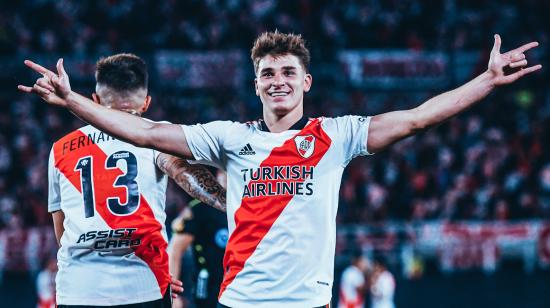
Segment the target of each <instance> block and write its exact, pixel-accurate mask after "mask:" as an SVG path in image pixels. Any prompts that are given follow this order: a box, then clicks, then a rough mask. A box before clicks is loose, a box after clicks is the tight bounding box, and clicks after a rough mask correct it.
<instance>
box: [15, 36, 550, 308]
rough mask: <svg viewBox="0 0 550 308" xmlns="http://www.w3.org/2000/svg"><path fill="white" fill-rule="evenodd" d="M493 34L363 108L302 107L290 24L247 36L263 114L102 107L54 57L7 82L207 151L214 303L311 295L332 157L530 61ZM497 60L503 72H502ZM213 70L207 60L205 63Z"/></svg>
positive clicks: (329, 251)
mask: <svg viewBox="0 0 550 308" xmlns="http://www.w3.org/2000/svg"><path fill="white" fill-rule="evenodd" d="M500 44H501V40H500V37H499V36H498V35H495V42H494V46H493V49H492V52H491V57H490V60H489V64H488V68H487V70H486V71H485V72H483V73H482V74H481V75H479V76H477V77H476V78H475V79H473V80H471V81H470V82H468V83H466V84H464V85H462V86H461V87H459V88H457V89H454V90H451V91H449V92H446V93H443V94H441V95H438V96H436V97H434V98H432V99H430V100H428V101H426V102H424V103H423V104H421V105H420V106H418V107H416V108H413V109H410V110H401V111H395V112H389V113H384V114H380V115H375V116H372V117H370V116H344V117H338V118H323V117H321V118H315V119H306V118H303V99H304V93H306V92H308V91H309V90H310V88H311V85H312V81H313V80H312V76H311V74H309V71H308V65H309V61H310V55H309V51H308V50H307V48H306V47H305V44H304V41H303V40H302V38H301V36H299V35H293V34H283V33H278V32H269V33H264V34H262V35H261V36H260V37H259V38H258V39H257V40H256V41H255V43H254V47H253V48H252V60H253V63H254V70H255V73H256V79H255V90H256V95H258V96H259V97H260V100H261V102H262V104H263V120H258V121H254V122H249V123H246V124H243V123H236V122H230V121H214V122H210V123H207V124H198V125H193V126H187V125H183V126H180V125H175V124H165V123H154V122H150V121H146V120H143V119H141V118H139V117H135V116H132V115H130V114H128V113H124V112H120V111H116V110H108V109H107V108H105V107H103V106H100V105H98V104H93V102H91V101H90V100H89V99H87V98H85V97H83V96H81V95H79V94H77V93H75V92H73V91H71V87H70V83H69V77H68V75H67V73H66V72H65V70H64V68H63V62H62V60H61V59H60V61H58V63H57V74H56V73H54V72H52V71H49V70H47V69H46V68H44V67H42V66H40V65H38V64H35V63H33V62H31V61H26V62H25V63H26V65H27V66H29V67H30V68H32V69H33V70H35V71H37V72H38V73H41V74H42V75H43V76H42V77H41V78H39V79H38V80H37V81H36V83H35V84H34V86H33V87H26V86H19V89H20V90H22V91H25V92H28V93H35V94H37V95H39V96H40V97H41V98H42V99H44V100H45V101H47V102H48V103H50V104H54V105H58V106H63V107H66V108H68V109H69V110H71V111H72V112H73V113H75V114H76V115H77V116H79V117H81V118H82V119H83V120H85V121H87V122H89V123H92V124H93V125H94V126H96V127H98V128H99V129H101V130H104V131H106V132H109V133H110V134H112V135H113V136H115V137H117V138H120V139H123V140H126V141H128V142H130V143H133V144H135V145H137V146H142V147H151V148H154V149H156V150H159V151H163V152H166V153H171V154H175V155H178V156H181V157H184V158H194V159H196V160H199V161H208V162H210V163H213V164H215V165H217V166H218V167H220V168H222V169H224V170H226V171H227V178H228V181H227V182H228V184H227V191H228V195H227V215H228V222H229V223H228V226H229V233H230V237H229V241H228V244H227V247H226V253H225V257H224V270H225V274H224V281H223V283H222V285H221V288H220V294H219V303H220V307H227V306H229V307H239V308H241V307H288V308H291V307H300V308H301V307H318V306H325V305H327V304H329V302H330V300H331V294H332V282H333V272H334V270H333V264H334V251H335V242H336V210H337V204H338V191H339V187H340V181H341V176H342V172H343V170H344V167H345V166H346V165H347V164H348V163H349V161H350V160H351V159H352V158H354V157H356V156H359V155H367V154H372V153H376V152H379V151H381V150H383V149H385V148H386V147H388V146H390V145H391V144H393V143H395V142H397V141H399V140H401V139H403V138H406V137H408V136H412V135H414V134H416V133H418V132H420V131H422V130H424V129H426V128H429V127H432V126H434V125H437V124H439V123H441V122H443V121H445V120H447V119H448V118H450V117H452V116H454V115H456V114H458V113H460V112H461V111H463V110H465V109H467V108H469V107H471V106H472V105H473V104H474V103H476V102H478V101H480V100H481V99H483V98H484V97H485V96H487V95H488V94H489V93H490V92H491V91H492V90H493V89H494V88H495V87H497V86H500V85H504V84H509V83H512V82H514V81H515V80H517V79H519V78H520V77H523V76H525V75H527V74H529V73H531V72H534V71H536V70H538V69H540V68H541V66H540V65H536V66H531V67H527V60H526V59H525V54H524V52H525V51H527V50H529V49H531V48H533V47H535V46H537V45H538V44H537V43H536V42H533V43H529V44H526V45H523V46H521V47H519V48H516V49H514V50H512V51H509V52H506V53H501V52H500ZM505 68H510V69H511V70H513V71H514V72H513V73H511V74H505V73H504V70H505ZM215 73H217V72H212V74H215Z"/></svg>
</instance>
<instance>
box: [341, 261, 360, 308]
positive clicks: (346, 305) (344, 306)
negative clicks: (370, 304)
mask: <svg viewBox="0 0 550 308" xmlns="http://www.w3.org/2000/svg"><path fill="white" fill-rule="evenodd" d="M364 285H365V276H364V275H363V272H361V270H360V269H359V268H357V266H354V265H350V266H348V267H347V268H346V269H345V270H344V272H343V273H342V280H341V281H340V300H339V302H338V308H363V307H365V303H364V297H365V295H364V294H361V293H359V292H357V289H358V288H360V287H362V286H364Z"/></svg>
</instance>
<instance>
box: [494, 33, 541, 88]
mask: <svg viewBox="0 0 550 308" xmlns="http://www.w3.org/2000/svg"><path fill="white" fill-rule="evenodd" d="M500 45H501V40H500V35H498V34H495V44H494V45H493V49H492V50H491V57H490V59H489V65H488V72H489V73H491V75H492V76H493V83H494V85H503V84H509V83H512V82H514V81H516V80H518V79H519V78H521V77H523V76H525V75H527V74H529V73H532V72H534V71H537V70H539V69H540V68H541V67H542V65H540V64H537V65H533V66H530V67H527V59H526V58H525V52H526V51H527V50H529V49H531V48H534V47H537V46H538V45H539V43H537V42H531V43H527V44H525V45H523V46H521V47H518V48H516V49H513V50H510V51H508V52H506V53H503V54H501V53H500Z"/></svg>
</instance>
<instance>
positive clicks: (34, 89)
mask: <svg viewBox="0 0 550 308" xmlns="http://www.w3.org/2000/svg"><path fill="white" fill-rule="evenodd" d="M32 92H33V93H36V94H38V95H39V96H47V95H49V94H51V93H52V92H51V91H50V90H48V89H46V88H43V87H41V86H40V85H38V84H36V83H35V84H34V86H32Z"/></svg>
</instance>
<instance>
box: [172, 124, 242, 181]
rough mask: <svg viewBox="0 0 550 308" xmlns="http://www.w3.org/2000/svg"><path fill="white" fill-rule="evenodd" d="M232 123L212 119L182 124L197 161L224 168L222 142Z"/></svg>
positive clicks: (224, 160)
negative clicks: (203, 122)
mask: <svg viewBox="0 0 550 308" xmlns="http://www.w3.org/2000/svg"><path fill="white" fill-rule="evenodd" d="M232 123H233V122H231V121H214V122H209V123H206V124H196V125H182V129H183V132H184V134H185V138H186V139H187V145H188V146H189V149H190V150H191V153H193V156H194V157H195V159H196V160H197V161H198V162H200V163H205V164H209V165H212V166H215V167H218V168H222V169H224V170H225V163H226V159H225V153H224V148H223V144H224V139H225V137H226V134H227V133H228V131H229V130H230V129H231V125H232Z"/></svg>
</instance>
